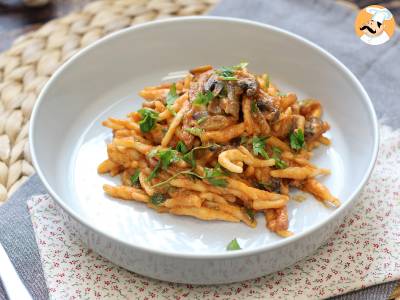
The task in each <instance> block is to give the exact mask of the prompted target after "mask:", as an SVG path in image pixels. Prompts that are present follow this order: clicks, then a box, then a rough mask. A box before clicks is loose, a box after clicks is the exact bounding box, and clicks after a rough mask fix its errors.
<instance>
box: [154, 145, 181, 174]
mask: <svg viewBox="0 0 400 300" xmlns="http://www.w3.org/2000/svg"><path fill="white" fill-rule="evenodd" d="M148 156H149V157H158V158H159V161H158V162H157V164H156V166H155V167H154V169H153V170H152V171H151V173H150V175H149V177H147V181H151V180H153V179H154V178H155V177H156V176H157V175H158V172H160V169H163V170H166V169H168V167H169V166H170V165H171V164H172V163H174V162H177V161H179V159H180V158H179V156H178V151H176V150H173V149H171V148H168V149H166V150H153V151H151V152H150V153H149V154H148Z"/></svg>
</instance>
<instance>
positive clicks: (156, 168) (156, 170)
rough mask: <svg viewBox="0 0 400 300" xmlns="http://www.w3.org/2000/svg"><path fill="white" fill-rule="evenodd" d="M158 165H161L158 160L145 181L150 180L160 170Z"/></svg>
mask: <svg viewBox="0 0 400 300" xmlns="http://www.w3.org/2000/svg"><path fill="white" fill-rule="evenodd" d="M160 167H161V161H158V163H157V164H156V166H155V167H154V169H153V170H152V171H151V173H150V174H149V177H147V181H149V182H150V181H152V180H153V179H154V178H155V177H156V176H157V174H158V172H159V171H160Z"/></svg>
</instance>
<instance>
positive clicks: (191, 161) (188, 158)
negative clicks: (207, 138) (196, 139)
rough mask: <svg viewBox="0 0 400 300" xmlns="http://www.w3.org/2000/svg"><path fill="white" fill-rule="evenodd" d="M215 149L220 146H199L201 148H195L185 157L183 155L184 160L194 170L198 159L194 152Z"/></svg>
mask: <svg viewBox="0 0 400 300" xmlns="http://www.w3.org/2000/svg"><path fill="white" fill-rule="evenodd" d="M213 147H214V148H215V147H219V145H217V144H211V145H207V146H199V147H195V148H193V149H192V150H191V151H189V152H188V153H186V154H185V155H183V157H182V159H183V160H184V161H185V162H187V163H188V164H189V165H191V166H192V168H195V167H196V159H195V156H194V152H195V151H196V150H200V149H209V148H211V149H212V148H213Z"/></svg>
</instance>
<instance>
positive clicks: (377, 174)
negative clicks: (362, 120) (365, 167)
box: [28, 127, 400, 299]
mask: <svg viewBox="0 0 400 300" xmlns="http://www.w3.org/2000/svg"><path fill="white" fill-rule="evenodd" d="M381 136H382V138H381V145H380V151H379V156H378V160H377V164H376V166H375V169H374V171H373V174H372V176H371V178H370V180H369V182H368V184H367V186H366V187H365V189H364V190H363V192H362V193H361V195H360V197H359V199H358V200H357V204H356V207H355V208H354V210H353V211H352V212H351V213H350V215H348V216H347V218H346V219H345V221H344V222H343V224H342V225H341V226H340V227H339V229H338V230H337V231H336V232H335V234H334V236H333V237H332V238H331V239H330V240H329V241H328V242H327V243H326V244H325V245H324V246H322V247H320V248H319V249H318V251H317V252H316V253H314V255H312V256H310V257H307V258H306V259H304V260H302V261H300V262H298V263H297V264H295V265H293V266H291V267H289V268H286V269H284V270H282V271H280V272H276V273H274V274H270V275H267V276H264V277H261V278H257V279H254V280H249V281H245V282H241V283H235V284H228V285H220V286H192V285H183V284H174V283H166V282H161V281H157V280H153V279H150V278H145V277H142V276H140V275H137V274H134V273H132V272H129V271H127V270H125V269H122V268H120V267H118V266H116V265H114V264H113V263H111V262H109V261H107V260H106V259H104V258H102V257H101V256H99V255H97V254H96V253H95V252H93V251H91V250H89V249H87V248H85V247H84V246H83V245H82V244H81V242H80V241H79V239H78V237H77V236H76V235H75V233H73V232H70V231H68V230H67V229H66V228H67V227H66V225H65V224H64V220H63V218H62V217H61V215H60V214H59V213H58V209H57V207H56V206H55V204H54V203H53V201H52V199H51V198H50V196H48V195H41V196H35V197H33V198H32V199H31V200H30V201H28V206H29V210H30V214H31V217H32V221H33V225H34V230H35V234H36V239H37V242H38V245H39V250H40V254H41V260H42V263H43V269H44V273H45V277H46V280H47V286H48V288H49V293H50V297H51V298H52V299H78V298H79V299H92V298H98V299H100V298H101V299H104V298H117V297H118V298H126V299H153V298H154V299H215V298H218V299H249V298H251V299H255V298H260V299H261V298H265V297H268V298H269V299H294V298H296V299H316V298H326V297H330V296H334V295H339V294H344V293H346V292H349V291H353V290H357V289H361V288H364V287H367V286H371V285H375V284H379V283H383V282H387V281H391V280H397V279H400V194H399V191H400V131H395V132H393V131H391V130H390V129H389V128H388V127H381Z"/></svg>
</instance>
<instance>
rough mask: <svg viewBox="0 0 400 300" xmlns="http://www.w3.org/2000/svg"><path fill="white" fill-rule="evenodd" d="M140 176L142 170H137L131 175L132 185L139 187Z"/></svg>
mask: <svg viewBox="0 0 400 300" xmlns="http://www.w3.org/2000/svg"><path fill="white" fill-rule="evenodd" d="M139 175H140V170H136V171H135V173H134V174H133V175H131V177H130V180H131V183H132V185H134V186H138V185H139Z"/></svg>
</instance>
